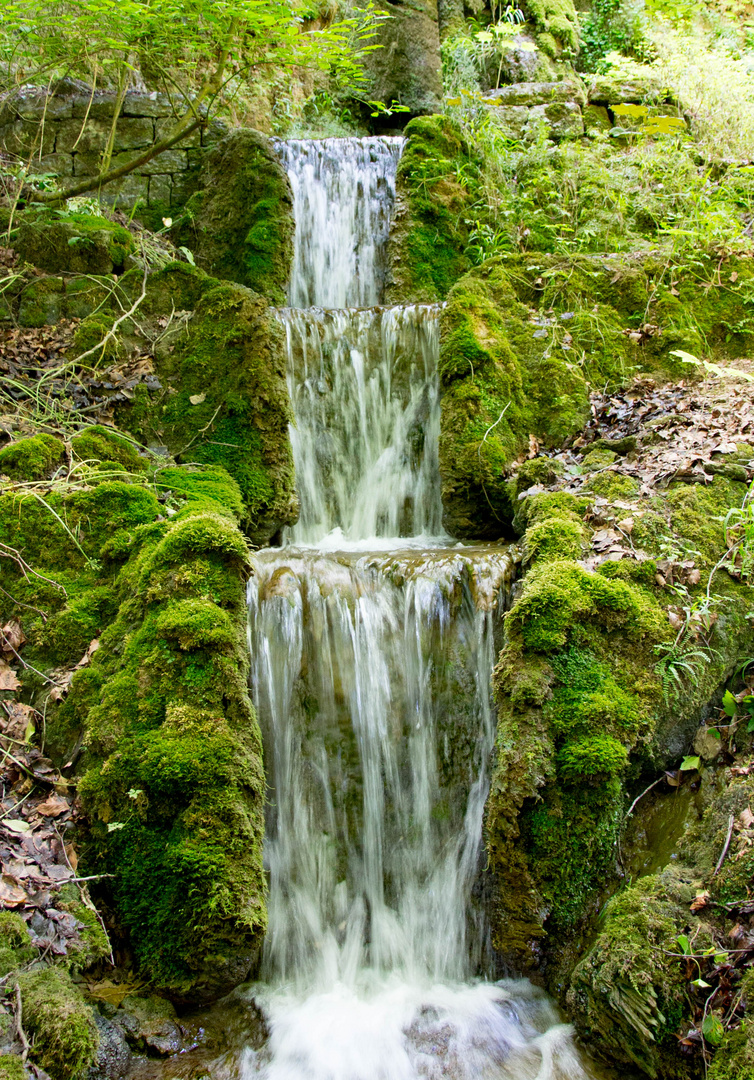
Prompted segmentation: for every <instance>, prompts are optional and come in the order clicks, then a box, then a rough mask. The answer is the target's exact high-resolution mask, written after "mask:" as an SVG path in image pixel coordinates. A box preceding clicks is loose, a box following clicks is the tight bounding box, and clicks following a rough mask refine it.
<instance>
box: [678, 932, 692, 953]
mask: <svg viewBox="0 0 754 1080" xmlns="http://www.w3.org/2000/svg"><path fill="white" fill-rule="evenodd" d="M676 941H677V942H678V944H679V946H680V949H681V952H682V953H683V954H684V956H688V955H689V953H690V952H691V945H690V943H689V939H688V938H687V937H686V935H685V934H679V935H678V937H677V938H676Z"/></svg>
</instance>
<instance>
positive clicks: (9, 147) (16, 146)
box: [3, 120, 66, 159]
mask: <svg viewBox="0 0 754 1080" xmlns="http://www.w3.org/2000/svg"><path fill="white" fill-rule="evenodd" d="M56 123H57V122H56V121H54V120H51V121H49V122H48V123H46V124H45V125H44V128H41V127H40V125H39V124H38V123H37V122H36V121H30V120H17V121H16V122H15V123H14V124H9V125H8V126H7V127H6V128H5V129H4V137H3V149H4V150H5V151H6V152H7V153H8V154H15V155H16V156H17V157H20V158H24V159H26V158H28V157H29V155H30V154H31V153H32V151H34V152H35V153H36V154H42V156H43V157H44V156H46V155H47V154H53V153H54V152H55V139H56V136H57V129H56ZM63 123H66V121H63Z"/></svg>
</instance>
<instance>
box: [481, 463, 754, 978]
mask: <svg viewBox="0 0 754 1080" xmlns="http://www.w3.org/2000/svg"><path fill="white" fill-rule="evenodd" d="M539 464H540V461H538V460H534V461H531V462H528V463H526V464H525V465H524V466H522V467H521V469H520V470H519V473H520V475H519V476H518V477H517V480H516V481H511V494H513V495H514V494H516V491H517V485H520V486H521V487H522V489H523V490H527V488H528V486H529V484H531V483H532V481H533V480H534V478H535V476H536V474H537V472H538V470H537V468H536V466H537V465H539ZM545 464H546V462H545ZM539 471H540V472H541V471H542V470H539ZM744 493H745V486H744V485H743V484H737V483H735V482H731V481H728V480H724V479H723V478H721V477H717V478H716V479H715V480H714V482H713V483H711V484H709V486H707V487H706V488H705V487H701V486H699V485H684V484H677V485H675V486H671V488H670V489H669V490H668V491H667V492H665V493H663V494H659V493H658V494H657V495H656V496H655V497H654V498H653V500H651V509H650V505H649V504H644V503H642V502H640V501H639V500H638V499H637V500H636V502H635V510H634V516H635V517H637V520H639V521H641V523H642V524H641V526H640V528H639V529H637V535H636V536H635V538H634V540H635V542H637V543H641V545H642V546H643V547H644V548H645V549H646V553H647V555H648V556H649V557H648V558H647V559H646V561H643V562H634V561H631V560H622V561H620V562H617V563H615V562H606V563H603V564H602V565H600V566H599V567H598V569H597V570H596V571H593V570H590V569H588V568H587V567H586V566H585V565H584V564H583V563H582V561H581V559H582V555H583V544H584V540H585V538H587V537H588V536H589V535H590V531H589V525H588V522H589V520H590V515H592V514H593V501H592V500H593V496H591V495H589V494H584V495H579V496H576V495H572V494H568V493H565V492H562V491H553V492H546V493H541V494H533V495H529V496H525V497H524V499H523V500H521V503H520V504H519V511H518V513H519V520H520V521H522V523H523V527H524V529H525V532H524V538H523V543H524V553H525V559H526V565H527V569H526V572H525V576H524V579H523V583H522V587H521V590H520V592H519V595H518V597H517V599H516V601H515V603H514V604H513V606H512V608H511V610H510V611H509V612H508V614H507V616H506V619H505V643H504V647H503V649H502V652H501V654H500V658H499V662H498V665H497V667H496V670H495V674H494V691H495V696H496V701H497V706H498V728H497V739H496V751H495V753H496V762H495V767H494V771H493V777H492V784H491V791H490V796H489V800H488V804H487V818H486V843H487V850H488V853H489V859H490V868H491V870H492V872H493V874H494V875H495V877H496V887H495V910H494V913H493V923H494V930H493V933H494V941H495V945H496V947H497V948H498V949H499V950H500V951H501V952H502V953H503V955H504V956H505V957H506V958H507V959H508V960H509V962H511V963H512V964H514V965H515V966H516V967H518V968H519V969H521V968H523V969H525V970H531V969H533V968H539V970H540V971H541V972H543V973H544V975H545V977H546V978H548V979H552V989H553V990H555V991H556V992H557V991H558V990H561V991H562V985H561V982H560V980H561V978H562V972H563V970H564V969H567V964H565V963H561V960H562V957H560V958H557V953H556V951H555V949H554V943H555V942H557V943H558V944H557V949H558V950H560V952H561V953H562V952H563V951H564V950H565V951H566V952H567V949H568V946H567V944H566V943H567V941H568V940H569V935H574V934H576V933H577V932H579V929H578V928H579V927H581V926H583V923H584V920H585V919H586V918H587V917H589V916H590V915H591V914H593V913H596V908H595V904H596V905H597V907H598V906H599V897H600V896H601V897H602V898H603V899H604V897H605V895H609V893H610V891H611V888H614V887H615V885H616V884H617V881H618V872H617V868H616V843H617V841H618V839H619V837H620V836H621V833H622V829H623V826H624V815H625V811H626V809H627V806H628V803H629V802H630V798H629V797H628V794H627V792H628V790H629V789H631V790H634V789H635V787H636V782H637V780H638V778H639V777H640V776H641V775H642V773H644V772H654V773H655V774H656V771H657V770H658V769H659V768H660V767H664V766H667V765H668V764H669V763H670V762H675V763H677V762H678V760H679V759H680V756H681V755H682V754H683V753H685V752H686V748H687V746H688V744H689V741H690V739H691V737H692V736H693V733H694V731H695V730H696V727H697V725H698V723H699V719H700V716H701V711H702V709H703V708H704V707H705V706H706V705H707V704H708V703H709V702H710V700H712V698H713V696H714V694H715V693H716V692H717V691H718V689H719V687H721V686H722V685H724V683H725V681H726V680H727V679H728V678H730V677H731V675H732V674H733V673H734V671H735V670H736V666H737V665H740V663H741V660H743V659H744V658H745V657H746V656H747V655H749V652H747V650H750V649H751V640H752V637H751V627H750V624H749V622H748V621H747V613H748V612H749V610H750V603H751V601H750V590H749V589H748V587H747V586H746V584H745V583H744V584H742V583H739V582H736V581H734V580H733V579H728V580H727V581H722V580H718V581H717V582H716V589H717V590H718V592H720V593H721V594H723V595H724V596H725V601H726V602H725V618H724V619H723V620H720V622H719V624H716V626H715V630H714V632H713V633H712V636H711V639H710V650H709V662H708V663H707V664H705V665H700V667H701V668H703V670H700V671H699V672H698V674H696V675H695V677H694V679H692V680H689V682H688V685H686V686H685V687H684V690H683V692H682V693H681V694H680V695H679V696H677V698H676V699H675V700H672V699H670V700H669V699H668V698H667V697H666V695H665V694H664V693H663V687H662V680H661V677H660V672H659V671H658V666H657V658H658V653H657V651H656V648H655V647H657V646H660V647H662V646H663V645H664V644H668V643H671V642H672V641H673V639H674V638H675V632H674V631H673V630H672V629H671V625H670V622H669V620H668V613H667V604H668V600H669V599H670V598H669V597H668V596H667V594H666V593H663V591H662V589H660V588H659V587H658V585H657V583H656V581H655V562H654V559H656V558H659V557H660V554H661V553H660V547H661V544H662V543H668V542H670V541H671V540H672V539H673V538H675V543H677V544H678V546H679V549H681V550H682V549H683V545H685V544H689V543H690V544H692V545H693V546H694V547H695V548H696V549H697V553H698V554H697V559H698V565H699V566H700V567H701V568H702V569H703V570H707V571H709V569H710V568H711V567H712V566H713V565H714V563H715V561H716V559H717V558H718V557H719V552H720V551H722V550H724V535H723V526H722V520H723V518H724V515H725V511H726V509H727V508H728V507H729V506H732V505H736V504H738V503H740V501H741V499H742V497H743V494H744ZM619 501H620V500H619ZM623 506H624V507H625V503H623ZM602 512H603V513H604V512H605V511H604V510H603V511H602ZM618 512H619V513H625V509H624V510H622V511H620V510H619V511H618ZM655 520H662V526H663V527H662V529H661V530H656V531H654V532H653V530H652V522H653V521H655ZM694 523H696V526H695V524H694ZM700 525H702V527H701V528H700ZM661 534H662V535H661ZM705 584H706V579H705ZM695 590H696V591H699V590H701V591H703V586H702V585H697V586H695V587H694V588H693V589H692V593H693V592H694V591H695ZM692 599H693V596H692ZM571 940H573V939H572V938H571ZM551 942H552V943H553V945H551V944H550V943H551ZM558 972H560V974H558Z"/></svg>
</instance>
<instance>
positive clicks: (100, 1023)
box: [87, 1013, 131, 1080]
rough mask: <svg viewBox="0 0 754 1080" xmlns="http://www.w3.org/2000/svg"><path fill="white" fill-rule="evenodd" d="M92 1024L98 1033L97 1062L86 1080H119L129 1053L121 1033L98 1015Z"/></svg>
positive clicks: (124, 1073) (129, 1057)
mask: <svg viewBox="0 0 754 1080" xmlns="http://www.w3.org/2000/svg"><path fill="white" fill-rule="evenodd" d="M94 1022H95V1024H96V1025H97V1030H98V1031H99V1049H98V1051H97V1060H96V1061H95V1063H94V1064H93V1065H92V1066H91V1068H90V1069H89V1072H88V1074H87V1080H120V1078H121V1077H123V1076H125V1075H126V1072H127V1071H128V1066H129V1064H130V1061H131V1051H130V1049H129V1046H128V1043H127V1042H126V1037H125V1035H124V1034H123V1031H122V1030H121V1029H120V1028H119V1027H117V1026H116V1025H115V1024H113V1023H112V1021H110V1020H107V1019H105V1017H104V1016H100V1015H99V1014H98V1013H95V1015H94Z"/></svg>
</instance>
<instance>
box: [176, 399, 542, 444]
mask: <svg viewBox="0 0 754 1080" xmlns="http://www.w3.org/2000/svg"><path fill="white" fill-rule="evenodd" d="M206 399H207V395H206V394H192V395H191V397H190V398H189V401H190V402H191V404H192V405H201V403H202V402H203V401H206ZM530 438H531V436H530Z"/></svg>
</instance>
